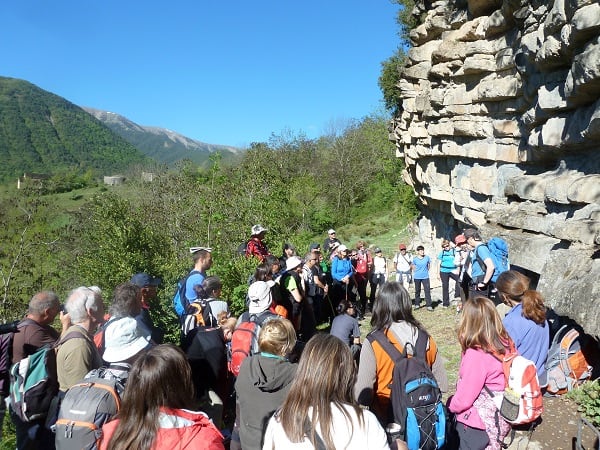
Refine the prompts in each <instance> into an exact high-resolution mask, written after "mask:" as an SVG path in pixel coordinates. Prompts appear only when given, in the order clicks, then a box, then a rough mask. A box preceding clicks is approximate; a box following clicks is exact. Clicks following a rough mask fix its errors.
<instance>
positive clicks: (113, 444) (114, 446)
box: [100, 345, 225, 450]
mask: <svg viewBox="0 0 600 450" xmlns="http://www.w3.org/2000/svg"><path fill="white" fill-rule="evenodd" d="M193 401H194V386H193V384H192V372H191V369H190V366H189V364H188V362H187V360H186V358H185V355H184V353H183V352H182V351H181V350H180V349H179V348H177V347H175V346H173V345H158V346H156V347H154V348H152V349H150V350H149V351H148V352H146V353H144V354H143V355H141V356H140V357H139V358H138V359H137V360H136V361H135V363H134V364H133V367H132V369H131V372H130V373H129V378H128V380H127V387H126V388H125V392H124V393H123V399H122V404H121V410H120V411H119V414H118V416H117V420H115V421H113V422H109V423H107V424H106V425H104V427H102V431H103V433H104V437H103V439H102V442H101V445H100V448H101V449H102V450H125V449H127V450H148V449H153V450H158V449H190V450H191V449H194V450H224V448H225V447H224V446H223V437H222V436H221V433H220V432H219V430H217V428H216V427H215V426H214V425H213V423H212V422H211V421H210V419H209V418H208V416H207V415H206V414H204V413H202V412H195V411H191V410H190V409H191V408H192V407H193Z"/></svg>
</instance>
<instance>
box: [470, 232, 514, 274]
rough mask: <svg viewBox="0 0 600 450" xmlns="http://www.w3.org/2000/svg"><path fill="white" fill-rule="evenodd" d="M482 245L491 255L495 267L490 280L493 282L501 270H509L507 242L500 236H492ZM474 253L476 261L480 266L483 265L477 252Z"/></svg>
mask: <svg viewBox="0 0 600 450" xmlns="http://www.w3.org/2000/svg"><path fill="white" fill-rule="evenodd" d="M483 245H485V246H486V247H487V248H488V250H489V251H490V254H491V256H492V262H493V263H494V266H495V269H494V275H493V276H492V280H491V281H492V282H493V283H495V282H496V280H497V279H498V276H500V274H501V273H502V272H506V271H507V270H510V262H509V261H508V243H507V242H506V241H505V240H504V239H502V238H499V237H494V238H492V239H490V240H489V241H488V242H487V243H486V244H483ZM475 253H476V256H477V261H478V262H479V264H480V265H481V267H482V268H483V267H485V264H484V263H483V261H482V260H481V258H480V257H479V254H478V253H477V252H475Z"/></svg>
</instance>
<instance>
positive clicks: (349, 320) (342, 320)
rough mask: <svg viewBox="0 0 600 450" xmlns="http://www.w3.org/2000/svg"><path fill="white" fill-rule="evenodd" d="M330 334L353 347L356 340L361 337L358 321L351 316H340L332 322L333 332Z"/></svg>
mask: <svg viewBox="0 0 600 450" xmlns="http://www.w3.org/2000/svg"><path fill="white" fill-rule="evenodd" d="M329 334H331V335H332V336H335V337H337V338H339V339H341V340H342V341H343V342H345V343H346V344H348V345H352V344H353V342H354V338H355V337H360V328H359V326H358V321H357V320H356V319H355V318H354V317H352V316H351V315H350V314H346V313H344V314H340V315H338V316H336V317H335V318H334V319H333V322H331V331H330V332H329Z"/></svg>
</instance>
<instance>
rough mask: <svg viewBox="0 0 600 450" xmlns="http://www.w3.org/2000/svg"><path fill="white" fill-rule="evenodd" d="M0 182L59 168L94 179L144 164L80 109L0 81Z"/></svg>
mask: <svg viewBox="0 0 600 450" xmlns="http://www.w3.org/2000/svg"><path fill="white" fill-rule="evenodd" d="M0 161H2V164H0V180H2V181H7V180H9V179H14V178H16V177H17V176H21V175H23V173H25V172H41V173H49V172H50V173H49V174H53V173H55V172H56V171H60V170H75V171H77V172H87V171H88V170H90V169H91V170H92V171H93V172H94V173H95V174H96V175H102V174H106V173H113V172H116V171H124V170H126V169H127V168H129V167H130V166H131V165H132V164H134V163H141V162H144V161H146V158H145V157H144V155H143V154H142V153H141V152H140V151H138V150H137V149H136V148H135V147H133V146H132V145H131V144H129V143H128V142H127V141H125V140H124V139H122V138H121V137H119V136H118V135H116V134H115V133H113V132H112V131H111V130H110V129H108V128H107V127H106V126H104V125H103V124H102V123H101V122H99V121H98V120H96V119H95V118H93V117H92V116H91V115H90V114H88V113H87V112H85V111H84V110H82V109H81V108H79V107H78V106H76V105H74V104H72V103H70V102H68V101H67V100H65V99H63V98H62V97H59V96H57V95H54V94H51V93H49V92H47V91H44V90H42V89H40V88H38V87H37V86H35V85H33V84H31V83H29V82H27V81H23V80H18V79H14V78H6V77H0Z"/></svg>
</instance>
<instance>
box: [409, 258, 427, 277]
mask: <svg viewBox="0 0 600 450" xmlns="http://www.w3.org/2000/svg"><path fill="white" fill-rule="evenodd" d="M412 263H413V264H414V265H415V271H414V272H413V279H415V280H425V279H427V278H429V264H431V258H430V257H429V256H427V255H425V256H423V258H419V257H418V256H415V257H414V258H413V260H412Z"/></svg>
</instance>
